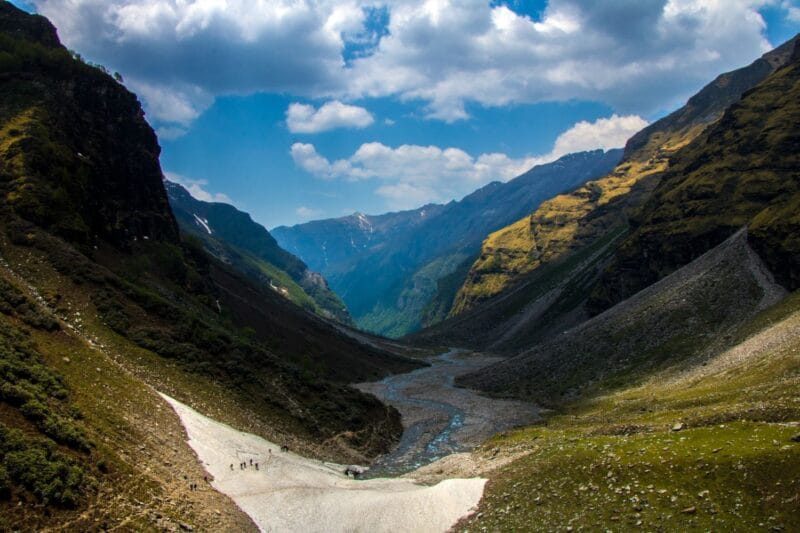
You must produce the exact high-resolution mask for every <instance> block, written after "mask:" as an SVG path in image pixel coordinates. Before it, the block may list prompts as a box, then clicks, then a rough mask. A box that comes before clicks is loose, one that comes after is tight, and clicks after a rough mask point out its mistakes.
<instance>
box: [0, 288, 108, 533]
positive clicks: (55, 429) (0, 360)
mask: <svg viewBox="0 0 800 533" xmlns="http://www.w3.org/2000/svg"><path fill="white" fill-rule="evenodd" d="M0 298H2V300H0V312H2V315H0V499H8V498H10V497H12V496H14V497H15V498H17V499H20V498H24V497H25V496H24V495H25V494H29V495H31V496H33V497H34V498H36V499H37V500H39V501H40V502H42V503H45V504H48V503H50V504H55V505H61V506H74V505H77V504H78V503H79V502H80V501H81V500H84V501H85V499H86V494H85V491H86V490H88V489H89V488H90V487H91V486H92V484H93V477H92V475H91V474H88V473H87V472H90V471H91V467H88V464H87V463H88V461H89V457H90V456H89V452H91V450H92V448H93V444H92V442H91V441H90V440H89V438H88V437H87V436H86V432H85V431H84V429H83V427H82V424H81V423H80V421H79V420H80V418H81V413H80V411H78V410H77V409H76V408H75V407H74V406H73V405H72V404H71V402H70V394H69V391H68V389H67V387H66V386H65V383H64V380H63V378H62V377H61V376H60V375H59V374H58V373H56V372H55V371H54V370H53V369H52V368H51V367H49V366H48V365H47V364H46V363H45V362H44V360H43V358H42V356H41V355H40V353H39V352H38V350H37V348H36V346H35V345H34V343H33V342H32V340H31V338H30V335H29V333H28V332H27V331H26V330H25V329H24V327H21V326H18V325H15V323H16V322H17V321H19V322H22V323H24V324H26V325H28V326H30V327H33V328H37V329H39V330H42V331H54V330H57V329H58V322H56V321H55V320H54V319H53V318H52V317H51V316H49V315H48V314H47V313H45V312H43V311H41V310H40V309H39V308H38V306H36V304H34V303H33V302H31V301H30V300H28V299H27V298H26V297H25V296H24V295H23V294H22V292H21V291H19V290H18V289H17V288H16V287H14V286H13V285H11V284H10V283H8V282H7V281H6V280H4V279H2V278H0ZM15 426H16V427H19V428H23V429H24V431H21V430H20V429H16V428H15ZM0 525H2V523H0Z"/></svg>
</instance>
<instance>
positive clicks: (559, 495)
mask: <svg viewBox="0 0 800 533" xmlns="http://www.w3.org/2000/svg"><path fill="white" fill-rule="evenodd" d="M796 432H797V428H789V427H784V426H780V425H777V424H765V423H748V422H733V423H727V424H722V425H719V426H714V427H704V428H698V429H692V430H687V431H681V432H678V433H673V432H670V431H669V430H664V429H661V430H659V431H656V432H652V433H641V434H636V435H619V436H614V435H611V436H593V435H591V434H587V433H586V432H585V431H576V430H575V429H571V430H564V429H560V428H559V429H555V428H553V429H530V430H525V431H522V432H515V433H512V434H510V435H508V436H506V437H501V438H496V439H494V440H493V441H490V442H489V443H487V445H486V446H487V447H495V448H500V449H503V448H507V447H510V448H512V449H517V450H519V449H525V450H526V451H529V452H530V453H529V454H528V455H526V456H525V457H524V458H523V459H519V460H517V461H515V462H513V463H512V464H511V465H509V466H507V467H504V468H502V469H501V470H500V471H499V472H497V473H496V475H494V476H493V480H492V483H491V485H490V488H489V491H488V493H487V494H486V496H485V497H484V500H483V501H482V502H481V504H480V506H479V509H478V515H477V517H476V518H473V519H471V520H468V521H466V522H465V523H463V524H462V528H461V529H462V530H473V526H477V528H478V529H480V530H483V529H486V530H489V531H493V530H500V531H594V530H598V529H606V528H608V529H612V530H617V529H623V530H627V529H633V528H636V529H643V530H655V531H709V530H728V531H754V530H765V529H766V530H772V531H794V530H796V529H797V528H798V527H800V516H798V514H797V512H796V505H795V504H793V502H794V501H795V500H796V498H797V491H798V489H799V488H800V487H798V479H797V472H798V467H800V444H797V443H794V442H792V441H791V440H790V439H791V437H793V436H794V435H795V434H796ZM568 528H570V529H568Z"/></svg>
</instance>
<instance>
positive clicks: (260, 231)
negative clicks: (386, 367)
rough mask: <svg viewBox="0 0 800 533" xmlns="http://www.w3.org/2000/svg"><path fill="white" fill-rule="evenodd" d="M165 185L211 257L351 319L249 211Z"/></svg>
mask: <svg viewBox="0 0 800 533" xmlns="http://www.w3.org/2000/svg"><path fill="white" fill-rule="evenodd" d="M165 187H166V189H167V195H168V197H169V201H170V205H171V206H172V210H173V212H174V213H175V218H176V219H177V220H178V224H179V226H180V228H181V231H183V232H184V233H187V234H188V235H192V236H193V237H195V238H197V239H199V240H200V241H202V242H203V246H204V247H205V249H206V250H207V251H208V252H209V253H210V254H212V255H213V256H214V257H216V258H217V259H219V260H220V261H222V262H223V263H226V264H228V265H230V266H231V267H232V268H234V269H236V270H237V271H239V272H241V273H242V274H244V275H245V276H246V277H247V278H249V279H251V280H253V281H254V282H255V283H259V284H262V285H265V286H268V287H270V288H271V289H272V290H274V291H276V292H277V293H279V294H282V295H284V296H286V297H287V298H288V299H289V300H291V301H292V302H294V303H295V304H297V305H299V306H301V307H303V308H305V309H307V310H309V311H312V312H315V313H317V314H319V315H321V316H324V317H326V318H331V319H334V320H338V321H339V322H342V323H344V324H349V323H350V322H351V320H350V315H349V313H348V312H347V309H346V308H345V306H344V304H343V303H342V301H341V300H340V299H339V297H338V296H336V294H334V293H333V292H332V291H331V290H330V289H329V288H328V283H327V282H326V281H325V279H324V278H323V277H322V276H321V275H320V274H318V273H316V272H312V271H310V270H309V269H308V267H307V266H306V265H305V263H303V262H302V261H301V260H300V259H298V258H297V257H295V256H294V255H292V254H290V253H289V252H287V251H286V250H284V249H282V248H281V247H280V246H278V243H277V242H275V239H273V238H272V235H270V234H269V232H268V231H267V230H266V229H265V228H264V227H263V226H261V225H260V224H257V223H256V222H254V221H253V220H252V219H251V218H250V215H248V214H247V213H243V212H242V211H239V210H238V209H236V208H235V207H233V206H231V205H228V204H224V203H218V202H203V201H201V200H197V199H195V198H192V196H191V195H190V194H189V192H188V191H187V190H186V189H184V188H183V187H181V186H180V185H178V184H177V183H171V182H169V181H167V182H165Z"/></svg>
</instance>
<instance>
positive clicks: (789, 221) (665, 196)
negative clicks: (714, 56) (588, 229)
mask: <svg viewBox="0 0 800 533" xmlns="http://www.w3.org/2000/svg"><path fill="white" fill-rule="evenodd" d="M798 101H800V51H799V52H797V53H796V54H795V57H794V59H793V60H792V61H791V62H790V64H789V65H788V66H786V67H785V68H783V69H781V70H779V71H778V72H776V73H774V74H773V75H772V76H770V77H769V78H768V79H767V80H766V81H764V82H763V83H762V84H760V85H759V86H757V87H756V88H754V89H753V90H751V91H749V92H747V93H746V94H745V95H744V96H743V98H742V99H741V101H740V102H739V103H737V104H735V105H733V106H732V107H731V108H730V109H729V110H728V111H726V113H725V115H724V116H723V118H722V119H721V120H720V121H719V122H717V123H716V124H715V125H714V126H713V127H711V128H709V129H708V130H707V131H706V132H704V133H703V134H702V135H701V136H700V137H699V138H697V139H696V141H695V142H693V143H691V144H690V145H689V146H687V147H686V148H685V149H683V150H681V151H680V152H679V153H678V154H676V155H675V157H674V158H673V159H672V161H671V168H670V171H669V172H668V173H667V174H666V175H665V177H664V178H663V180H662V182H661V184H660V185H659V187H658V188H657V189H656V191H655V192H654V194H653V196H652V198H651V199H650V201H649V202H648V203H647V204H646V205H645V206H644V207H643V208H642V210H641V212H640V213H637V215H636V216H635V217H634V224H635V230H634V231H633V232H632V233H631V235H630V236H629V237H628V238H627V239H626V240H625V241H624V242H623V243H622V245H621V246H620V249H619V251H618V253H617V257H616V259H615V262H614V263H613V264H612V265H611V267H610V268H609V270H608V272H606V274H605V275H604V276H603V280H602V282H601V284H600V286H599V287H598V288H597V290H596V291H595V293H594V295H593V300H592V302H591V304H592V307H593V308H594V309H595V310H602V309H605V308H608V307H610V306H611V305H613V304H614V303H616V302H618V301H621V300H623V299H625V298H626V297H628V296H630V295H632V294H634V293H636V292H638V291H639V290H641V289H642V288H644V287H646V286H648V285H649V284H651V283H653V282H654V281H656V280H658V279H660V278H662V277H663V276H664V275H666V274H668V273H670V272H672V271H674V270H675V269H676V268H679V267H680V266H682V265H684V264H687V263H688V262H690V261H691V260H692V259H694V258H695V257H697V256H699V255H700V254H702V253H704V252H705V251H706V250H708V249H710V248H712V247H714V246H715V245H716V244H718V243H720V242H722V241H723V240H725V239H726V238H727V237H728V236H729V235H731V234H733V233H735V232H736V231H737V230H738V229H739V228H741V227H742V226H745V225H749V224H750V223H751V222H753V221H754V220H755V219H757V223H756V224H755V225H754V228H757V230H756V231H755V232H753V233H752V235H751V242H753V243H754V244H755V245H756V249H757V250H758V251H759V252H762V253H763V255H764V258H765V259H766V260H767V261H768V264H769V266H770V268H772V269H773V271H774V272H775V273H776V274H778V276H779V277H780V278H783V279H782V281H784V283H785V284H786V286H787V287H790V288H797V287H798V286H800V285H798V284H797V276H796V272H797V271H798V270H800V262H799V261H798V259H797V258H798V257H800V244H798V240H797V231H796V230H797V228H798V226H797V216H796V213H797V207H798V206H799V205H800V201H799V200H798V199H800V179H798V175H797V169H798V168H800V156H798V148H800V132H798V128H797V124H798V122H800V105H798ZM793 273H794V274H793ZM793 280H794V282H793Z"/></svg>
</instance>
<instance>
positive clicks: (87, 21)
mask: <svg viewBox="0 0 800 533" xmlns="http://www.w3.org/2000/svg"><path fill="white" fill-rule="evenodd" d="M13 3H15V4H17V5H18V6H21V7H23V8H26V9H28V10H32V11H38V12H40V13H42V14H44V15H46V16H48V17H49V18H50V19H51V20H52V21H53V22H54V23H55V24H56V26H57V27H58V28H59V34H60V36H61V38H62V40H63V41H64V42H65V44H66V45H67V46H68V47H70V48H72V49H74V50H76V51H78V52H80V53H81V54H82V55H83V56H84V57H86V58H87V59H89V60H91V61H95V62H98V63H101V64H103V65H105V66H107V67H108V68H109V69H111V70H116V71H119V72H120V73H122V75H123V76H124V78H125V80H126V85H127V86H128V87H129V88H131V90H133V91H134V92H136V93H137V94H138V95H139V96H140V98H141V99H142V101H143V103H144V105H145V109H146V112H147V116H148V119H149V120H150V122H151V124H153V126H154V127H155V128H156V130H157V131H158V132H159V138H160V142H161V145H162V149H163V151H162V157H161V161H162V167H163V168H164V171H165V173H167V175H168V176H169V177H171V178H173V179H175V180H178V181H180V182H182V183H184V184H185V185H187V187H189V188H190V191H191V192H193V194H195V195H196V196H198V197H200V198H201V199H217V200H223V201H230V202H232V203H234V204H235V205H236V206H237V207H239V208H240V209H243V210H245V211H248V212H250V213H251V214H252V215H253V217H254V218H255V219H256V220H258V221H259V222H262V223H263V224H264V225H266V226H267V227H274V226H275V225H279V224H292V223H297V222H302V221H305V220H310V219H316V218H326V217H337V216H342V215H344V214H349V213H352V212H353V211H354V210H359V211H363V212H367V213H380V212H385V211H388V210H396V209H402V208H411V207H416V206H419V205H422V204H424V203H426V202H432V201H435V202H445V201H449V200H451V199H454V198H455V199H457V198H460V197H461V196H463V195H464V194H467V193H469V192H470V191H472V190H474V189H475V188H477V187H479V186H481V185H483V184H485V183H487V182H489V181H492V180H495V179H500V180H506V179H510V178H512V177H513V176H515V175H517V174H519V173H520V172H522V171H524V170H525V169H527V168H529V167H530V166H532V165H534V164H537V163H541V162H546V161H550V160H552V159H554V158H556V157H558V156H560V155H563V154H564V153H568V152H570V151H576V150H584V149H594V148H606V149H607V148H611V147H615V146H621V145H622V144H623V143H624V141H625V139H626V138H627V137H629V136H630V135H631V134H632V133H635V132H636V131H638V129H641V127H643V126H644V125H645V124H646V123H648V122H651V121H653V120H655V119H657V118H658V117H660V116H663V114H665V113H666V112H668V111H670V110H672V109H674V108H676V107H677V106H679V105H681V104H682V103H683V102H684V101H685V99H686V98H687V97H688V96H690V95H691V94H692V93H693V92H695V91H696V90H697V89H699V88H700V87H702V85H704V84H705V83H707V82H708V81H710V80H711V79H712V78H713V77H714V76H715V75H716V74H718V73H720V72H724V71H726V70H731V69H733V68H736V67H739V66H743V65H745V64H747V63H749V62H751V61H752V60H754V59H755V58H756V57H758V56H759V55H761V54H762V53H763V52H764V51H766V50H768V49H769V48H771V47H772V46H774V45H776V44H779V43H781V42H783V41H785V40H786V39H788V38H790V37H792V36H793V35H794V34H795V33H797V32H798V31H800V7H798V3H797V2H796V1H789V0H762V1H759V0H726V1H725V2H720V1H718V0H616V1H607V2H592V1H589V0H549V1H547V0H538V1H523V0H511V1H506V2H503V1H492V2H484V1H479V0H475V1H471V0H461V1H456V0H452V1H448V0H381V1H378V0H342V1H335V2H334V1H333V0H316V1H314V2H311V1H304V0H298V1H289V0H265V1H262V2H252V1H250V2H249V1H246V0H226V1H220V0H182V1H178V0H108V1H106V2H97V1H94V0H70V1H67V0H30V1H27V2H24V1H22V0H15V1H14V2H13Z"/></svg>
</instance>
